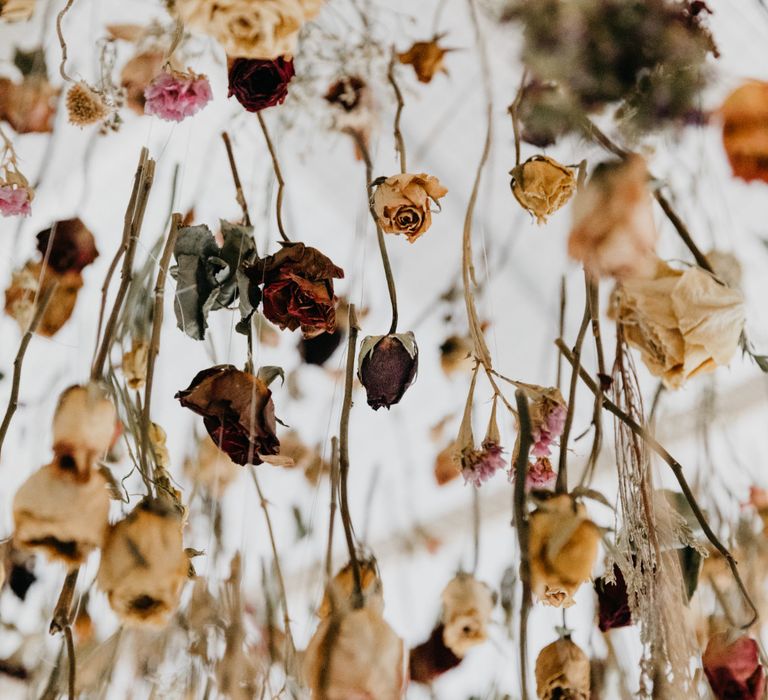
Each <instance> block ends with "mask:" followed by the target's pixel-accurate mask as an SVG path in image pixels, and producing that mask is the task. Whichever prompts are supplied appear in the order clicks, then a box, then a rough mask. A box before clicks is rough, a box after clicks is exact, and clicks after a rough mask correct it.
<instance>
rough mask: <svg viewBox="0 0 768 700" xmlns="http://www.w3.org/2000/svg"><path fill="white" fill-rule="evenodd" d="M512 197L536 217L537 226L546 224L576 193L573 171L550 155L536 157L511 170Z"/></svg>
mask: <svg viewBox="0 0 768 700" xmlns="http://www.w3.org/2000/svg"><path fill="white" fill-rule="evenodd" d="M509 174H510V175H511V176H512V181H511V183H510V186H511V187H512V194H513V195H515V199H516V200H517V201H518V202H519V203H520V206H521V207H522V208H523V209H525V210H526V211H527V212H529V213H530V214H533V216H535V217H536V223H537V224H545V223H547V217H549V216H552V214H554V213H555V212H556V211H557V210H558V209H560V207H562V206H564V205H565V204H566V203H567V202H568V200H569V199H570V198H571V196H572V195H573V193H574V191H575V190H576V178H574V176H573V169H572V168H569V167H566V166H565V165H560V163H558V162H557V161H556V160H554V159H553V158H549V157H548V156H533V157H531V158H529V159H528V160H526V161H525V163H522V164H520V165H518V166H516V167H514V168H513V169H512V170H510V171H509Z"/></svg>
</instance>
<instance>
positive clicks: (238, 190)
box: [221, 131, 279, 226]
mask: <svg viewBox="0 0 768 700" xmlns="http://www.w3.org/2000/svg"><path fill="white" fill-rule="evenodd" d="M221 138H222V140H223V141H224V146H225V147H226V149H227V158H228V160H229V169H230V170H231V171H232V179H233V180H234V182H235V198H236V199H237V203H238V204H239V205H240V208H241V209H242V210H243V223H244V224H245V225H246V226H250V225H251V217H250V216H248V202H246V201H245V194H244V193H243V185H242V183H241V182H240V175H239V173H238V172H237V163H235V154H234V152H233V151H232V141H230V139H229V134H228V133H227V132H226V131H222V132H221ZM270 152H271V148H270ZM273 158H274V156H273ZM278 181H279V180H278ZM278 216H279V214H278ZM278 220H279V219H278Z"/></svg>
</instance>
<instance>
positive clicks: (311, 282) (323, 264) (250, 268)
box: [244, 243, 344, 338]
mask: <svg viewBox="0 0 768 700" xmlns="http://www.w3.org/2000/svg"><path fill="white" fill-rule="evenodd" d="M244 270H245V274H246V275H247V276H248V279H249V280H250V283H251V289H250V290H249V294H250V296H251V298H252V299H255V298H256V297H257V296H258V294H257V293H256V291H255V290H254V288H258V287H262V290H261V299H262V303H263V311H264V315H265V316H266V317H267V318H268V319H269V320H270V321H272V323H276V324H277V325H278V326H280V328H288V329H289V330H292V331H294V330H296V329H297V328H299V327H301V330H302V332H303V333H304V337H305V338H313V337H315V336H317V335H320V333H333V332H334V331H335V330H336V297H335V296H334V294H333V279H334V277H335V278H342V277H344V270H342V269H341V268H340V267H336V265H334V264H333V263H332V262H331V260H330V258H328V257H326V256H325V255H323V254H322V253H321V252H320V251H319V250H317V249H316V248H310V247H309V246H305V245H304V244H303V243H284V244H283V247H282V249H280V250H279V251H277V253H275V254H274V255H269V256H267V257H266V258H260V259H258V260H256V261H255V262H252V263H249V264H247V265H245V266H244Z"/></svg>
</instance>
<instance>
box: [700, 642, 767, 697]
mask: <svg viewBox="0 0 768 700" xmlns="http://www.w3.org/2000/svg"><path fill="white" fill-rule="evenodd" d="M701 660H702V663H703V664H704V673H705V674H706V676H707V680H708V681H709V685H710V687H711V688H712V692H713V693H714V694H715V697H716V698H717V700H732V699H734V700H735V699H736V698H738V700H762V698H763V697H765V687H766V682H765V669H764V668H763V667H762V666H761V665H760V656H759V647H758V645H757V642H756V641H755V640H754V639H752V638H751V637H748V636H747V635H743V636H740V637H736V636H735V635H732V634H729V633H727V632H721V633H718V634H715V635H713V636H712V637H710V640H709V642H708V644H707V648H706V650H705V651H704V655H703V656H702V658H701Z"/></svg>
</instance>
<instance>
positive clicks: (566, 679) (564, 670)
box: [536, 637, 590, 700]
mask: <svg viewBox="0 0 768 700" xmlns="http://www.w3.org/2000/svg"><path fill="white" fill-rule="evenodd" d="M536 695H537V696H538V697H539V698H540V700H564V699H566V698H567V700H589V698H590V676H589V658H588V657H587V655H586V654H585V653H584V652H583V651H582V650H581V648H580V647H578V646H577V645H576V644H574V643H573V642H572V641H571V640H570V638H569V637H563V638H561V639H558V640H557V641H556V642H552V644H548V645H547V646H545V647H544V648H543V649H542V650H541V651H540V652H539V655H538V657H536Z"/></svg>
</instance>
